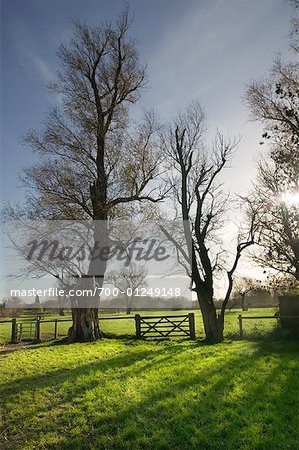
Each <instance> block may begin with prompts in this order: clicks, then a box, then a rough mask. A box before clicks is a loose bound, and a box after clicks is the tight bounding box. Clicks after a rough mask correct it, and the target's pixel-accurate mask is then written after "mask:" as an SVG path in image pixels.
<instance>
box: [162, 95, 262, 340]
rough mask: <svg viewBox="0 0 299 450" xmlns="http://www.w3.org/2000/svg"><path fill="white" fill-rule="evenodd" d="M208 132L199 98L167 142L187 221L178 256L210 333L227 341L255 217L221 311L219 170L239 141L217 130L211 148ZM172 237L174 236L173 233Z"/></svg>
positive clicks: (223, 207) (229, 271)
mask: <svg viewBox="0 0 299 450" xmlns="http://www.w3.org/2000/svg"><path fill="white" fill-rule="evenodd" d="M204 131H205V126H204V113H203V110H202V108H201V106H200V105H199V104H198V103H197V102H194V103H192V104H191V105H190V106H189V107H188V108H187V111H186V113H185V114H180V115H179V116H178V118H177V120H176V121H175V122H174V124H173V125H171V126H170V127H169V129H168V131H167V132H165V133H164V135H163V137H162V147H163V150H164V153H165V155H166V157H167V158H168V161H169V167H170V172H171V179H172V186H173V189H172V192H173V197H174V200H175V204H176V207H177V214H178V217H179V218H181V219H183V221H184V232H185V236H186V239H187V243H188V251H187V252H186V251H184V250H183V249H182V248H181V246H180V245H179V243H178V242H174V243H175V244H176V245H177V248H178V258H179V261H180V262H181V263H182V264H183V265H186V269H187V270H189V269H188V267H190V273H189V275H190V277H191V280H192V286H193V290H194V291H195V292H196V295H197V298H198V302H199V306H200V309H201V312H202V317H203V323H204V330H205V334H206V338H207V339H208V340H210V341H214V342H219V341H222V340H223V331H224V314H225V310H226V306H227V303H228V300H229V298H230V295H231V292H232V287H233V275H234V272H235V270H236V268H237V265H238V262H239V259H240V257H241V254H242V252H243V251H244V250H245V249H246V248H247V247H249V246H250V245H252V244H253V242H254V231H255V228H254V224H255V221H254V218H252V222H251V226H250V227H249V228H248V229H247V230H246V231H245V230H240V233H239V236H238V242H237V248H236V252H235V255H234V257H233V261H232V262H231V266H230V267H229V268H226V276H227V290H226V294H225V299H224V302H223V305H222V308H221V311H220V313H217V311H216V307H215V303H214V288H215V278H216V276H217V273H219V270H221V269H223V262H224V258H223V257H224V255H225V252H224V250H223V247H222V242H221V239H220V235H219V231H220V230H221V228H222V227H224V225H225V221H226V220H227V217H225V212H226V211H227V209H228V203H227V200H228V198H227V196H226V195H225V193H224V191H223V188H222V184H221V178H220V175H221V173H222V171H223V170H224V168H225V167H226V166H227V164H228V163H229V161H230V159H231V156H232V152H233V149H234V148H235V147H236V145H237V141H236V140H233V141H232V140H229V139H228V140H225V139H224V137H223V135H222V134H221V133H219V132H218V133H217V136H216V138H215V140H214V144H213V148H212V150H211V152H209V151H208V149H207V147H206V146H205V145H204V143H203V135H204ZM164 232H165V233H167V230H164ZM167 234H168V233H167ZM168 238H169V239H171V236H169V234H168ZM173 240H174V238H173ZM226 257H227V255H226Z"/></svg>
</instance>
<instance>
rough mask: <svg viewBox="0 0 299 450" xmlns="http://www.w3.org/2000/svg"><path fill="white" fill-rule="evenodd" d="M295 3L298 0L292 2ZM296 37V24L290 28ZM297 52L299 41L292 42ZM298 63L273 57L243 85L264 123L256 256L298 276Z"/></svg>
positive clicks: (256, 117) (256, 116) (255, 114)
mask: <svg viewBox="0 0 299 450" xmlns="http://www.w3.org/2000/svg"><path fill="white" fill-rule="evenodd" d="M295 3H298V2H294V4H295ZM295 35H296V37H297V39H298V27H297V28H296V29H294V30H293V38H294V39H295ZM293 47H294V50H295V53H296V57H297V56H298V47H296V46H293ZM298 92H299V64H298V61H297V59H296V60H294V61H289V62H283V61H282V59H281V58H280V59H277V60H276V61H275V63H274V64H273V67H272V69H271V71H270V73H269V74H268V76H267V77H264V78H263V79H260V80H257V81H254V82H252V83H251V84H250V85H249V86H248V87H247V92H246V100H247V103H248V106H249V108H250V111H251V118H252V120H255V121H259V122H261V123H262V124H263V125H264V132H263V135H262V141H261V142H260V143H261V144H265V143H268V144H269V148H267V153H266V158H261V159H260V161H259V163H258V176H257V180H256V183H255V207H254V210H255V213H257V214H258V218H259V222H260V225H261V233H260V235H259V241H258V243H259V244H260V251H256V252H255V253H254V258H255V260H256V261H257V262H258V263H259V264H260V265H261V266H263V267H270V268H272V269H275V270H277V271H279V272H282V273H286V274H291V275H293V276H295V277H296V279H297V280H298V279H299V215H298V212H299V97H298Z"/></svg>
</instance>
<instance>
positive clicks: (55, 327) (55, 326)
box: [54, 319, 58, 339]
mask: <svg viewBox="0 0 299 450" xmlns="http://www.w3.org/2000/svg"><path fill="white" fill-rule="evenodd" d="M57 336H58V322H57V319H55V324H54V339H57Z"/></svg>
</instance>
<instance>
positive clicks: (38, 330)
mask: <svg viewBox="0 0 299 450" xmlns="http://www.w3.org/2000/svg"><path fill="white" fill-rule="evenodd" d="M35 340H36V342H40V319H37V321H36V329H35Z"/></svg>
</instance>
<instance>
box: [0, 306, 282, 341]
mask: <svg viewBox="0 0 299 450" xmlns="http://www.w3.org/2000/svg"><path fill="white" fill-rule="evenodd" d="M274 311H275V310H274V308H256V309H250V310H249V311H246V312H242V311H241V310H232V311H227V314H226V324H225V334H226V336H227V337H229V338H237V337H238V332H239V331H238V330H239V328H238V319H237V318H238V315H239V314H243V315H250V316H258V315H266V316H273V315H274ZM188 312H190V311H146V312H144V311H143V312H142V311H141V312H140V314H141V315H150V314H155V315H167V314H185V313H188ZM194 313H195V322H196V335H197V337H199V338H203V337H204V333H203V324H202V318H201V314H200V313H199V311H194ZM110 315H111V316H117V315H118V314H109V316H110ZM120 315H122V316H124V313H122V314H120ZM133 316H134V313H132V314H131V317H133ZM56 318H57V319H67V318H70V315H69V314H68V315H67V316H65V317H61V316H58V315H47V316H45V319H48V320H50V319H56ZM0 320H1V319H0ZM17 321H18V322H22V323H29V322H30V321H32V316H28V315H27V316H20V317H19V318H18V319H17ZM70 325H71V323H70V322H62V323H59V326H58V334H59V337H63V336H67V330H68V328H69V327H70ZM243 327H244V337H245V338H248V339H253V338H254V339H257V338H264V337H265V336H266V335H267V334H268V333H269V332H270V331H273V330H274V329H275V327H276V321H275V320H260V319H257V320H247V321H244V323H243ZM101 328H102V330H103V331H104V332H105V333H108V334H115V335H117V336H125V335H134V334H135V323H134V320H132V319H128V320H103V321H102V322H101ZM53 335H54V323H43V324H42V325H41V336H42V339H51V338H53ZM10 337H11V324H1V323H0V344H1V343H2V344H3V343H5V342H9V340H10Z"/></svg>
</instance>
